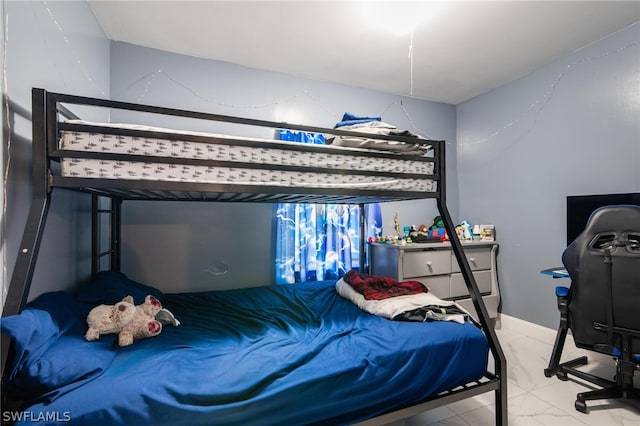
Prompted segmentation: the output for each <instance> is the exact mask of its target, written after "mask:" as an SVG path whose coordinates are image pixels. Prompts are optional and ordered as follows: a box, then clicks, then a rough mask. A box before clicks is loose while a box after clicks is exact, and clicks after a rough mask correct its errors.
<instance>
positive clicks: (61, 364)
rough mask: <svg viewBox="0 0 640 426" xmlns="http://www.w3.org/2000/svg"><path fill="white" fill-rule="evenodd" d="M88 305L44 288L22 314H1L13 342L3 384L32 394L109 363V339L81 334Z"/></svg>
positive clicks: (90, 373) (15, 391)
mask: <svg viewBox="0 0 640 426" xmlns="http://www.w3.org/2000/svg"><path fill="white" fill-rule="evenodd" d="M91 307H92V306H91V305H88V304H83V303H79V302H77V301H75V300H74V299H73V297H72V296H71V295H70V294H69V293H65V292H55V293H45V294H43V295H41V296H40V297H38V298H37V299H36V300H34V301H33V302H31V303H29V304H28V305H27V307H26V308H25V309H24V310H23V311H22V312H21V313H20V314H18V315H13V316H9V317H5V318H2V321H1V322H0V328H1V329H2V332H4V333H7V335H9V336H10V337H11V339H12V340H13V342H14V346H13V356H14V359H13V365H12V366H11V370H10V373H9V376H8V379H9V380H8V383H7V385H8V386H9V387H10V389H11V393H12V394H13V395H14V396H16V397H20V398H24V399H31V398H34V397H36V396H38V395H41V394H43V393H45V392H48V391H51V390H54V389H58V388H60V387H62V386H65V385H69V384H75V383H79V382H82V381H84V380H90V379H92V378H93V377H95V376H97V375H99V374H101V373H102V371H104V370H105V369H106V368H107V367H108V366H109V365H110V364H111V362H112V360H113V358H114V357H115V355H116V353H117V351H116V350H115V349H114V345H113V341H111V340H108V339H107V340H105V341H101V342H87V341H86V340H85V339H84V333H85V332H86V328H87V325H86V316H87V314H88V313H89V310H90V309H91Z"/></svg>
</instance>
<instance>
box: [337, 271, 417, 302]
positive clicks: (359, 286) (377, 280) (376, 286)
mask: <svg viewBox="0 0 640 426" xmlns="http://www.w3.org/2000/svg"><path fill="white" fill-rule="evenodd" d="M343 279H344V281H345V282H346V283H347V284H349V285H350V286H351V287H352V288H353V289H354V290H355V291H357V292H358V293H360V294H361V295H363V296H364V298H365V299H367V300H382V299H388V298H389V297H395V296H406V295H409V294H418V293H426V292H428V291H429V290H428V289H427V287H425V286H424V285H422V283H420V281H402V282H398V281H396V280H394V279H392V278H388V277H381V276H375V275H368V274H360V273H358V272H357V271H356V270H355V269H352V270H350V271H349V272H347V274H346V275H345V276H344V278H343Z"/></svg>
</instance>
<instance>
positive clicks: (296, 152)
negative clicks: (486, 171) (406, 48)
mask: <svg viewBox="0 0 640 426" xmlns="http://www.w3.org/2000/svg"><path fill="white" fill-rule="evenodd" d="M32 101H33V105H32V116H33V120H32V121H33V199H32V205H31V209H30V211H29V215H28V218H27V225H26V228H25V232H24V236H23V240H22V243H21V245H20V252H19V254H18V257H17V260H16V265H15V269H14V272H13V275H12V277H11V282H10V287H9V290H8V294H7V299H6V302H5V305H4V309H3V314H2V315H3V324H4V325H3V330H5V331H6V333H3V334H2V377H3V379H2V380H3V383H2V385H3V386H2V392H3V395H2V398H3V406H4V407H7V406H9V405H7V404H9V403H11V404H13V406H15V404H16V401H19V403H20V404H21V405H18V407H19V408H16V409H15V410H14V411H15V413H14V414H16V416H15V417H14V418H13V420H18V423H20V421H25V420H26V422H28V421H29V420H33V419H38V420H42V419H45V420H47V421H50V422H55V421H61V422H66V421H69V420H70V421H72V422H77V423H79V424H84V423H86V424H97V423H100V424H133V423H135V424H189V425H195V424H243V425H245V424H353V423H359V422H360V423H362V424H369V425H373V424H385V423H389V422H392V421H395V420H399V419H402V418H406V417H409V416H411V415H415V414H418V413H420V412H423V411H426V410H429V409H432V408H435V407H438V406H442V405H446V404H449V403H452V402H455V401H459V400H462V399H465V398H469V397H473V396H475V395H478V394H481V393H485V392H495V415H496V418H495V421H496V424H498V425H506V424H507V402H506V401H507V400H506V397H507V391H506V384H507V381H506V361H505V357H504V354H503V352H502V349H501V347H500V344H499V342H498V339H497V336H496V334H495V331H494V329H493V327H492V323H491V322H490V318H489V315H488V313H487V310H486V308H485V306H484V304H483V301H482V298H481V296H480V292H479V290H478V288H477V285H476V282H475V280H474V277H473V274H472V272H471V269H470V267H469V264H468V262H467V259H466V257H465V256H464V253H463V249H462V246H461V244H460V241H459V240H458V239H457V237H456V232H455V225H454V223H453V222H452V219H451V217H450V215H449V212H448V210H447V206H446V179H445V176H446V174H445V143H444V141H433V140H424V139H419V140H416V138H414V137H409V136H402V135H383V136H372V135H370V134H363V133H358V132H353V131H347V130H340V129H327V128H319V127H313V126H303V125H293V124H285V123H275V122H269V121H263V120H255V119H246V118H237V117H230V116H222V115H216V114H208V113H202V112H192V111H185V110H180V109H174V108H164V107H157V106H147V105H140V104H134V103H127V102H118V101H112V100H104V99H95V98H89V97H82V96H73V95H67V94H60V93H52V92H47V91H46V90H43V89H33V93H32ZM87 107H95V108H107V109H110V111H118V112H123V111H126V112H127V113H129V112H131V114H132V115H131V116H132V117H133V116H134V115H135V114H143V115H144V114H156V115H157V114H159V115H162V116H169V117H172V118H174V117H181V118H185V119H195V120H198V122H206V123H214V124H216V123H223V124H224V125H227V124H229V123H232V124H233V125H239V126H252V127H254V128H255V127H257V128H259V129H274V130H271V131H275V130H277V129H283V128H284V129H289V130H294V131H304V132H315V133H322V134H330V135H333V136H343V137H347V138H346V139H353V138H367V139H371V138H373V139H375V140H378V141H380V146H381V147H385V146H389V145H394V144H412V145H419V147H420V150H421V152H423V154H422V155H417V154H415V153H413V154H411V155H407V154H403V153H402V152H393V151H389V150H386V149H375V146H376V144H375V141H374V143H373V145H371V144H368V146H373V148H366V149H363V148H352V147H344V146H331V145H308V144H300V143H295V142H280V141H275V140H270V139H268V138H264V139H263V138H254V137H252V138H247V137H239V136H232V135H229V134H214V133H210V132H208V131H207V132H193V131H169V130H166V129H160V128H155V127H149V126H140V125H114V124H103V123H90V122H85V121H81V120H79V118H78V117H77V116H76V115H75V114H74V113H73V112H72V111H74V110H75V111H77V110H78V109H82V108H87ZM164 148H167V149H168V151H164ZM59 190H75V191H81V192H84V193H88V194H90V195H91V197H92V200H93V202H92V206H93V209H92V210H93V212H92V218H93V220H92V222H93V225H92V247H93V249H92V250H93V254H92V272H93V275H94V280H93V281H92V282H91V283H89V284H84V285H82V286H80V287H79V290H78V292H77V293H75V294H73V295H70V294H67V293H63V292H54V293H47V294H45V295H42V296H40V297H39V298H37V299H36V300H35V301H32V302H30V303H29V304H27V298H28V295H29V288H30V283H31V279H32V275H33V271H34V268H35V263H36V259H37V255H38V247H39V245H40V241H41V238H42V234H43V229H44V226H45V222H46V217H47V211H48V207H49V203H50V199H51V197H52V196H55V194H56V192H57V191H59ZM425 198H426V199H434V200H435V202H436V204H437V207H438V210H439V212H440V215H441V217H442V218H443V221H444V224H445V228H446V229H447V231H448V233H449V235H450V236H451V245H452V249H453V252H454V254H455V257H456V259H457V261H458V263H459V265H460V269H461V272H462V275H463V277H464V279H465V283H466V285H467V287H468V290H469V294H470V296H471V299H472V301H473V304H474V307H475V309H476V312H477V313H478V320H479V321H478V323H477V324H473V323H471V322H470V321H468V322H465V323H463V324H457V323H453V322H448V321H430V322H403V321H391V320H388V319H386V318H382V317H379V316H376V315H371V314H369V313H366V312H364V311H362V310H361V309H359V308H358V307H357V306H355V305H354V304H353V303H351V302H350V301H348V300H346V299H344V298H342V297H341V296H340V295H339V294H338V292H337V291H336V288H335V282H329V283H324V282H320V283H308V284H299V285H294V286H263V287H256V288H250V289H238V290H226V291H212V292H199V293H183V294H162V293H161V292H159V291H158V290H157V289H155V288H153V286H151V285H149V283H144V284H142V283H137V282H135V281H132V280H130V279H129V278H128V277H127V276H126V275H124V274H123V273H122V272H121V271H120V251H121V250H120V221H121V220H120V213H121V209H122V203H123V202H126V201H127V200H174V201H213V202H267V203H275V202H302V203H319V202H322V203H327V202H328V203H357V204H360V205H361V206H364V204H365V203H370V202H385V201H401V200H410V199H425ZM104 200H108V202H107V203H105V202H104ZM105 205H106V207H105ZM361 211H362V212H364V209H363V208H362V209H361ZM104 215H107V216H108V218H109V220H108V221H106V222H108V224H109V227H110V228H109V230H108V231H105V230H104V229H101V226H100V224H101V223H105V221H101V220H99V219H100V217H102V216H104ZM363 228H364V220H363V221H362V222H361V232H362V233H364V231H363ZM105 234H106V235H108V238H107V240H108V242H109V247H108V249H107V250H104V249H103V244H102V242H100V240H101V238H102V237H103V236H104V235H105ZM361 242H362V246H361V252H362V253H364V251H365V250H364V249H365V247H364V239H363V238H361ZM363 270H364V256H361V271H363ZM123 294H124V295H126V294H133V295H134V296H136V297H138V296H139V297H144V295H145V294H153V295H156V296H157V297H158V298H160V299H161V300H162V303H163V305H164V306H165V307H167V308H169V309H170V310H171V311H172V312H173V313H174V314H175V315H176V317H177V318H179V319H180V321H181V325H180V326H179V327H165V328H163V331H162V334H160V335H159V336H157V337H154V338H151V339H146V340H144V341H140V342H136V343H134V345H132V346H130V347H126V348H116V347H114V346H113V342H112V341H111V340H110V339H107V338H102V339H101V340H100V341H99V342H86V341H83V339H82V336H83V333H84V331H85V330H86V323H84V319H85V318H86V314H87V312H88V310H89V309H90V308H91V307H92V306H95V305H96V304H98V303H105V302H110V303H115V302H117V301H118V300H119V299H118V298H120V297H122V296H123ZM25 324H26V325H25ZM14 326H15V328H12V327H14ZM9 335H10V336H9ZM266 336H270V337H271V338H273V339H275V341H276V342H277V345H276V347H280V346H282V347H283V348H284V349H283V350H282V351H274V346H273V341H269V340H265V339H266ZM34 342H35V343H34ZM220 342H222V343H221V344H222V346H219V345H218V346H216V344H218V343H220ZM283 342H284V343H283ZM256 348H258V349H256ZM255 350H258V352H254V351H255ZM51 353H53V354H54V355H51ZM72 353H73V354H76V355H70V354H72ZM489 353H490V354H491V355H492V358H493V365H489V366H487V360H488V354H489ZM69 357H70V358H71V359H73V360H74V361H73V362H74V364H75V365H77V366H78V368H79V369H80V371H73V372H69V373H68V374H67V375H66V376H65V374H64V373H60V374H55V373H56V372H60V371H66V370H64V366H65V364H64V363H65V362H66V363H69ZM35 358H37V359H35ZM61 362H62V363H63V364H60V363H61ZM47 363H48V364H47ZM22 370H24V371H22ZM46 373H50V374H52V376H51V375H49V376H47V374H46ZM42 376H44V377H42ZM63 376H64V377H63ZM116 389H117V390H116ZM107 394H109V395H107ZM5 409H6V408H5ZM22 410H23V411H22ZM19 413H22V414H19ZM25 413H26V414H25ZM52 415H54V418H51V417H50V416H52ZM38 416H40V417H38ZM42 416H44V417H42ZM47 416H49V417H47ZM55 416H58V417H57V418H56V417H55ZM60 416H62V418H60ZM3 417H5V416H4V414H3ZM4 421H6V418H5V419H4Z"/></svg>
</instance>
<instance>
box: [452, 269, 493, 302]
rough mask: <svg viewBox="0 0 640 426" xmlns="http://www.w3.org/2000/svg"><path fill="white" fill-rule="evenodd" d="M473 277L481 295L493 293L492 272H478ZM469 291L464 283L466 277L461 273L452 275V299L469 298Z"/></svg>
mask: <svg viewBox="0 0 640 426" xmlns="http://www.w3.org/2000/svg"><path fill="white" fill-rule="evenodd" d="M473 277H474V278H475V279H476V284H478V290H480V293H482V294H486V293H491V271H478V272H474V273H473ZM468 295H469V291H468V290H467V285H466V284H465V282H464V277H463V276H462V274H460V273H456V274H451V290H450V297H460V296H468Z"/></svg>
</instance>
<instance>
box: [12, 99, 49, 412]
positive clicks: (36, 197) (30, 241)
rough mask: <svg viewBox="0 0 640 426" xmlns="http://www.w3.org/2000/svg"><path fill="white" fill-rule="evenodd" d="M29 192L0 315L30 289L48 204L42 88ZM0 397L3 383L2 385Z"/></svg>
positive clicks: (16, 307)
mask: <svg viewBox="0 0 640 426" xmlns="http://www.w3.org/2000/svg"><path fill="white" fill-rule="evenodd" d="M31 95H32V109H31V114H32V132H33V133H32V135H33V136H32V143H31V145H32V152H33V154H32V195H31V207H30V208H29V214H28V216H27V223H26V225H25V229H24V233H23V234H22V241H21V242H20V249H19V251H18V257H17V258H16V263H15V266H14V268H13V275H11V281H10V283H9V288H8V291H7V298H6V300H5V303H4V308H3V310H2V316H3V317H7V316H10V315H16V314H18V313H20V311H21V310H22V309H23V308H24V306H25V304H26V302H27V298H28V296H29V289H30V288H31V279H32V278H33V272H34V270H35V266H36V259H37V253H38V249H39V247H40V242H41V241H42V234H43V232H44V227H45V222H46V219H47V212H48V210H49V204H50V193H51V187H50V185H49V176H48V175H47V172H46V171H47V170H48V169H49V168H48V167H47V164H46V162H47V145H46V141H47V134H46V132H47V126H46V122H47V117H48V114H47V107H48V105H47V102H46V101H47V98H46V92H45V91H44V90H42V89H33V91H32V94H31ZM1 343H2V347H1V351H2V359H1V360H2V377H3V379H4V377H5V369H6V368H5V367H6V365H7V361H8V356H9V347H10V344H11V339H10V338H9V337H8V336H6V335H4V334H3V335H2V342H1ZM3 399H4V386H3Z"/></svg>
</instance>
